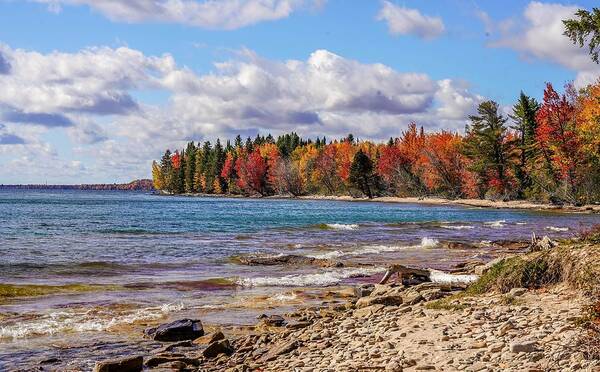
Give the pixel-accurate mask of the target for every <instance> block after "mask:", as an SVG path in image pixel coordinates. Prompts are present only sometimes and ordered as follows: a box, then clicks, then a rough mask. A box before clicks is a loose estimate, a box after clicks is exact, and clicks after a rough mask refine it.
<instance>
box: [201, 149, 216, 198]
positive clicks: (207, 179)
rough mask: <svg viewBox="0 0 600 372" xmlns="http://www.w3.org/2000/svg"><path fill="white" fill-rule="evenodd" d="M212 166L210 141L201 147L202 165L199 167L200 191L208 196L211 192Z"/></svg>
mask: <svg viewBox="0 0 600 372" xmlns="http://www.w3.org/2000/svg"><path fill="white" fill-rule="evenodd" d="M212 164H213V151H212V145H211V143H210V141H205V142H204V145H202V164H201V165H200V172H201V174H202V178H201V182H202V189H203V190H204V192H205V193H207V194H210V193H212V190H213V182H214V180H215V177H214V168H213V167H212Z"/></svg>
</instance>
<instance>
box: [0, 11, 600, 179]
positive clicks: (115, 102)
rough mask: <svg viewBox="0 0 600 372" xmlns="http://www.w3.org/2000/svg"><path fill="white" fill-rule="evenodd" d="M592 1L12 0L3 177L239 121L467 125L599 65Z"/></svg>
mask: <svg viewBox="0 0 600 372" xmlns="http://www.w3.org/2000/svg"><path fill="white" fill-rule="evenodd" d="M593 3H594V2H593V1H578V2H571V1H562V2H526V1H473V0H471V1H468V0H448V1H427V2H424V1H389V2H388V1H378V0H353V1H348V0H327V1H324V0H222V1H216V2H208V3H207V2H206V1H204V0H177V1H171V2H170V3H164V2H161V1H150V0H129V1H125V0H123V1H116V0H112V1H108V0H94V1H91V0H32V1H12V0H0V24H1V25H2V26H1V27H0V84H2V85H3V86H4V87H5V89H4V90H5V92H4V94H2V92H0V165H2V167H1V168H2V169H0V183H30V182H34V183H36V182H49V183H63V182H64V183H71V182H76V183H79V182H124V181H128V180H130V179H133V178H136V177H148V175H149V169H150V167H149V163H150V162H151V160H152V159H154V158H158V157H159V156H160V153H161V152H162V151H163V150H164V148H166V147H171V148H177V147H181V146H183V144H184V143H185V142H186V141H189V140H196V141H200V140H204V139H214V138H216V137H221V138H226V137H233V136H234V135H235V134H236V133H238V132H240V133H242V134H247V135H252V134H256V132H257V131H259V132H261V133H266V132H271V133H274V134H278V133H282V132H285V131H288V130H297V131H299V132H300V133H301V134H302V135H304V136H313V137H314V136H316V135H328V136H330V137H331V136H338V135H339V136H342V135H344V134H345V133H348V132H353V133H355V134H356V135H357V136H359V137H360V138H372V139H382V138H387V137H389V136H397V135H399V134H400V132H401V131H402V130H403V129H404V128H405V127H406V125H407V124H408V123H409V122H410V121H416V122H417V124H420V125H423V126H425V127H426V128H429V129H449V130H461V129H462V128H464V125H465V123H466V122H467V119H466V118H467V116H468V115H469V114H470V113H472V111H473V109H474V108H475V107H476V105H477V104H478V103H479V102H481V101H482V100H484V99H493V100H496V101H498V102H499V103H500V104H502V105H503V106H505V109H506V110H508V108H509V106H510V105H511V104H512V103H513V101H514V100H515V98H516V97H517V95H518V93H519V91H520V90H524V91H525V92H527V93H528V94H531V95H533V96H535V97H538V98H540V97H541V95H542V93H543V88H544V84H545V82H552V83H553V84H555V85H557V86H562V85H563V84H564V83H565V82H567V81H575V83H576V85H579V86H582V85H585V84H587V83H590V82H592V81H594V80H595V79H597V77H598V76H599V75H600V73H599V71H600V70H599V69H598V66H597V65H595V64H593V63H592V62H591V61H589V58H587V55H586V53H585V51H584V50H579V49H577V48H575V47H574V46H572V45H571V44H570V43H569V41H568V40H566V38H565V37H564V36H562V35H561V28H560V19H561V18H562V17H565V16H569V15H570V14H572V12H573V11H574V10H575V9H576V8H578V7H579V8H587V9H590V8H592V6H593V5H594V4H593ZM157 4H158V5H157ZM173 4H176V5H177V6H175V7H173ZM181 9H184V10H183V11H181ZM2 61H4V62H5V63H4V65H5V66H9V68H5V70H7V71H5V72H4V73H2V66H3V64H2ZM6 87H8V88H6Z"/></svg>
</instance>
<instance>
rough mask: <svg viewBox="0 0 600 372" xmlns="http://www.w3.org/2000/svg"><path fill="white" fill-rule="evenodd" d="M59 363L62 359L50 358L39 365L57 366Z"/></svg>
mask: <svg viewBox="0 0 600 372" xmlns="http://www.w3.org/2000/svg"><path fill="white" fill-rule="evenodd" d="M58 362H60V359H58V358H48V359H44V360H41V361H40V363H39V364H55V363H58Z"/></svg>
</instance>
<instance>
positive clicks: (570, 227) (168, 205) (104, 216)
mask: <svg viewBox="0 0 600 372" xmlns="http://www.w3.org/2000/svg"><path fill="white" fill-rule="evenodd" d="M595 223H600V216H599V215H588V214H559V213H553V212H533V211H521V210H491V209H476V208H464V207H454V206H423V205H412V204H388V203H368V202H360V203H354V202H337V201H322V200H320V201H308V200H302V201H300V200H273V199H269V200H250V199H227V198H190V197H160V196H154V195H150V194H144V193H134V192H109V191H100V192H95V191H54V190H53V191H26V190H22V191H0V283H5V284H6V283H13V284H44V285H48V284H51V285H59V284H68V283H78V284H79V283H83V284H110V285H116V286H118V288H116V289H115V290H111V291H99V292H86V293H77V294H60V295H52V296H44V297H37V298H31V299H22V300H14V301H11V302H8V303H5V304H3V305H0V350H1V351H0V367H2V363H3V362H4V363H6V364H5V366H7V365H16V363H17V361H21V362H22V361H28V363H29V362H30V361H31V360H39V359H40V358H41V359H43V358H44V357H47V356H48V355H50V356H52V355H54V353H56V348H55V347H54V346H52V345H55V344H56V343H57V342H58V341H60V342H59V343H60V344H63V345H75V344H79V345H81V343H82V342H83V341H86V342H90V340H95V341H96V342H100V343H101V344H102V342H109V341H110V342H116V344H118V343H119V342H120V341H122V340H124V339H127V338H128V337H133V336H131V335H132V334H133V335H136V336H137V335H139V333H138V331H139V329H140V328H142V327H143V326H144V325H145V324H151V323H155V322H159V321H165V320H166V319H169V318H174V317H180V316H184V315H187V316H195V317H200V318H201V319H203V320H205V321H208V322H210V323H224V324H252V323H254V322H255V319H254V317H255V315H256V313H260V312H264V311H272V309H273V308H278V307H289V306H294V305H298V304H305V303H311V301H313V302H315V303H317V302H318V296H311V295H309V293H310V292H309V291H306V290H305V288H307V287H308V288H314V287H322V286H334V285H344V284H349V283H353V282H355V281H357V280H371V281H374V280H377V279H378V278H379V277H380V276H381V272H382V270H383V268H384V267H385V266H386V265H387V264H389V262H391V261H393V262H398V263H405V264H412V265H418V266H426V267H431V268H435V269H440V270H444V269H449V268H451V267H453V265H455V264H456V263H457V262H461V261H465V260H469V259H480V260H486V259H489V258H490V257H492V256H493V251H494V248H493V247H492V246H491V244H490V243H489V242H491V241H496V240H528V239H529V238H530V235H531V233H532V232H535V233H536V234H537V235H549V236H551V237H567V236H571V235H573V234H575V233H576V232H577V231H579V230H581V229H585V228H587V227H589V226H591V225H593V224H595ZM453 241H460V242H470V243H473V244H475V247H474V248H461V249H449V248H448V247H447V246H446V245H445V243H446V242H453ZM245 254H264V255H278V254H300V255H306V256H311V257H317V258H329V259H334V260H340V261H344V262H353V263H357V264H358V263H363V264H367V263H368V264H371V265H372V266H369V267H345V268H337V269H336V268H314V267H300V268H290V267H275V266H273V267H257V266H255V267H249V266H241V265H238V264H236V263H235V260H232V257H233V256H238V255H245ZM365 277H366V279H365ZM107 348H108V347H107ZM78 355H84V353H79V354H78ZM32 358H33V359H32ZM36 358H37V359H36Z"/></svg>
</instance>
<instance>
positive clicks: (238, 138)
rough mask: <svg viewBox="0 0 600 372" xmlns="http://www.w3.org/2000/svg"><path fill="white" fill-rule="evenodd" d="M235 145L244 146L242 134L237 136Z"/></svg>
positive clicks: (236, 146) (237, 147)
mask: <svg viewBox="0 0 600 372" xmlns="http://www.w3.org/2000/svg"><path fill="white" fill-rule="evenodd" d="M233 145H234V146H235V148H236V149H239V148H241V147H242V136H240V135H239V134H238V135H237V136H236V137H235V142H234V144H233Z"/></svg>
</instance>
